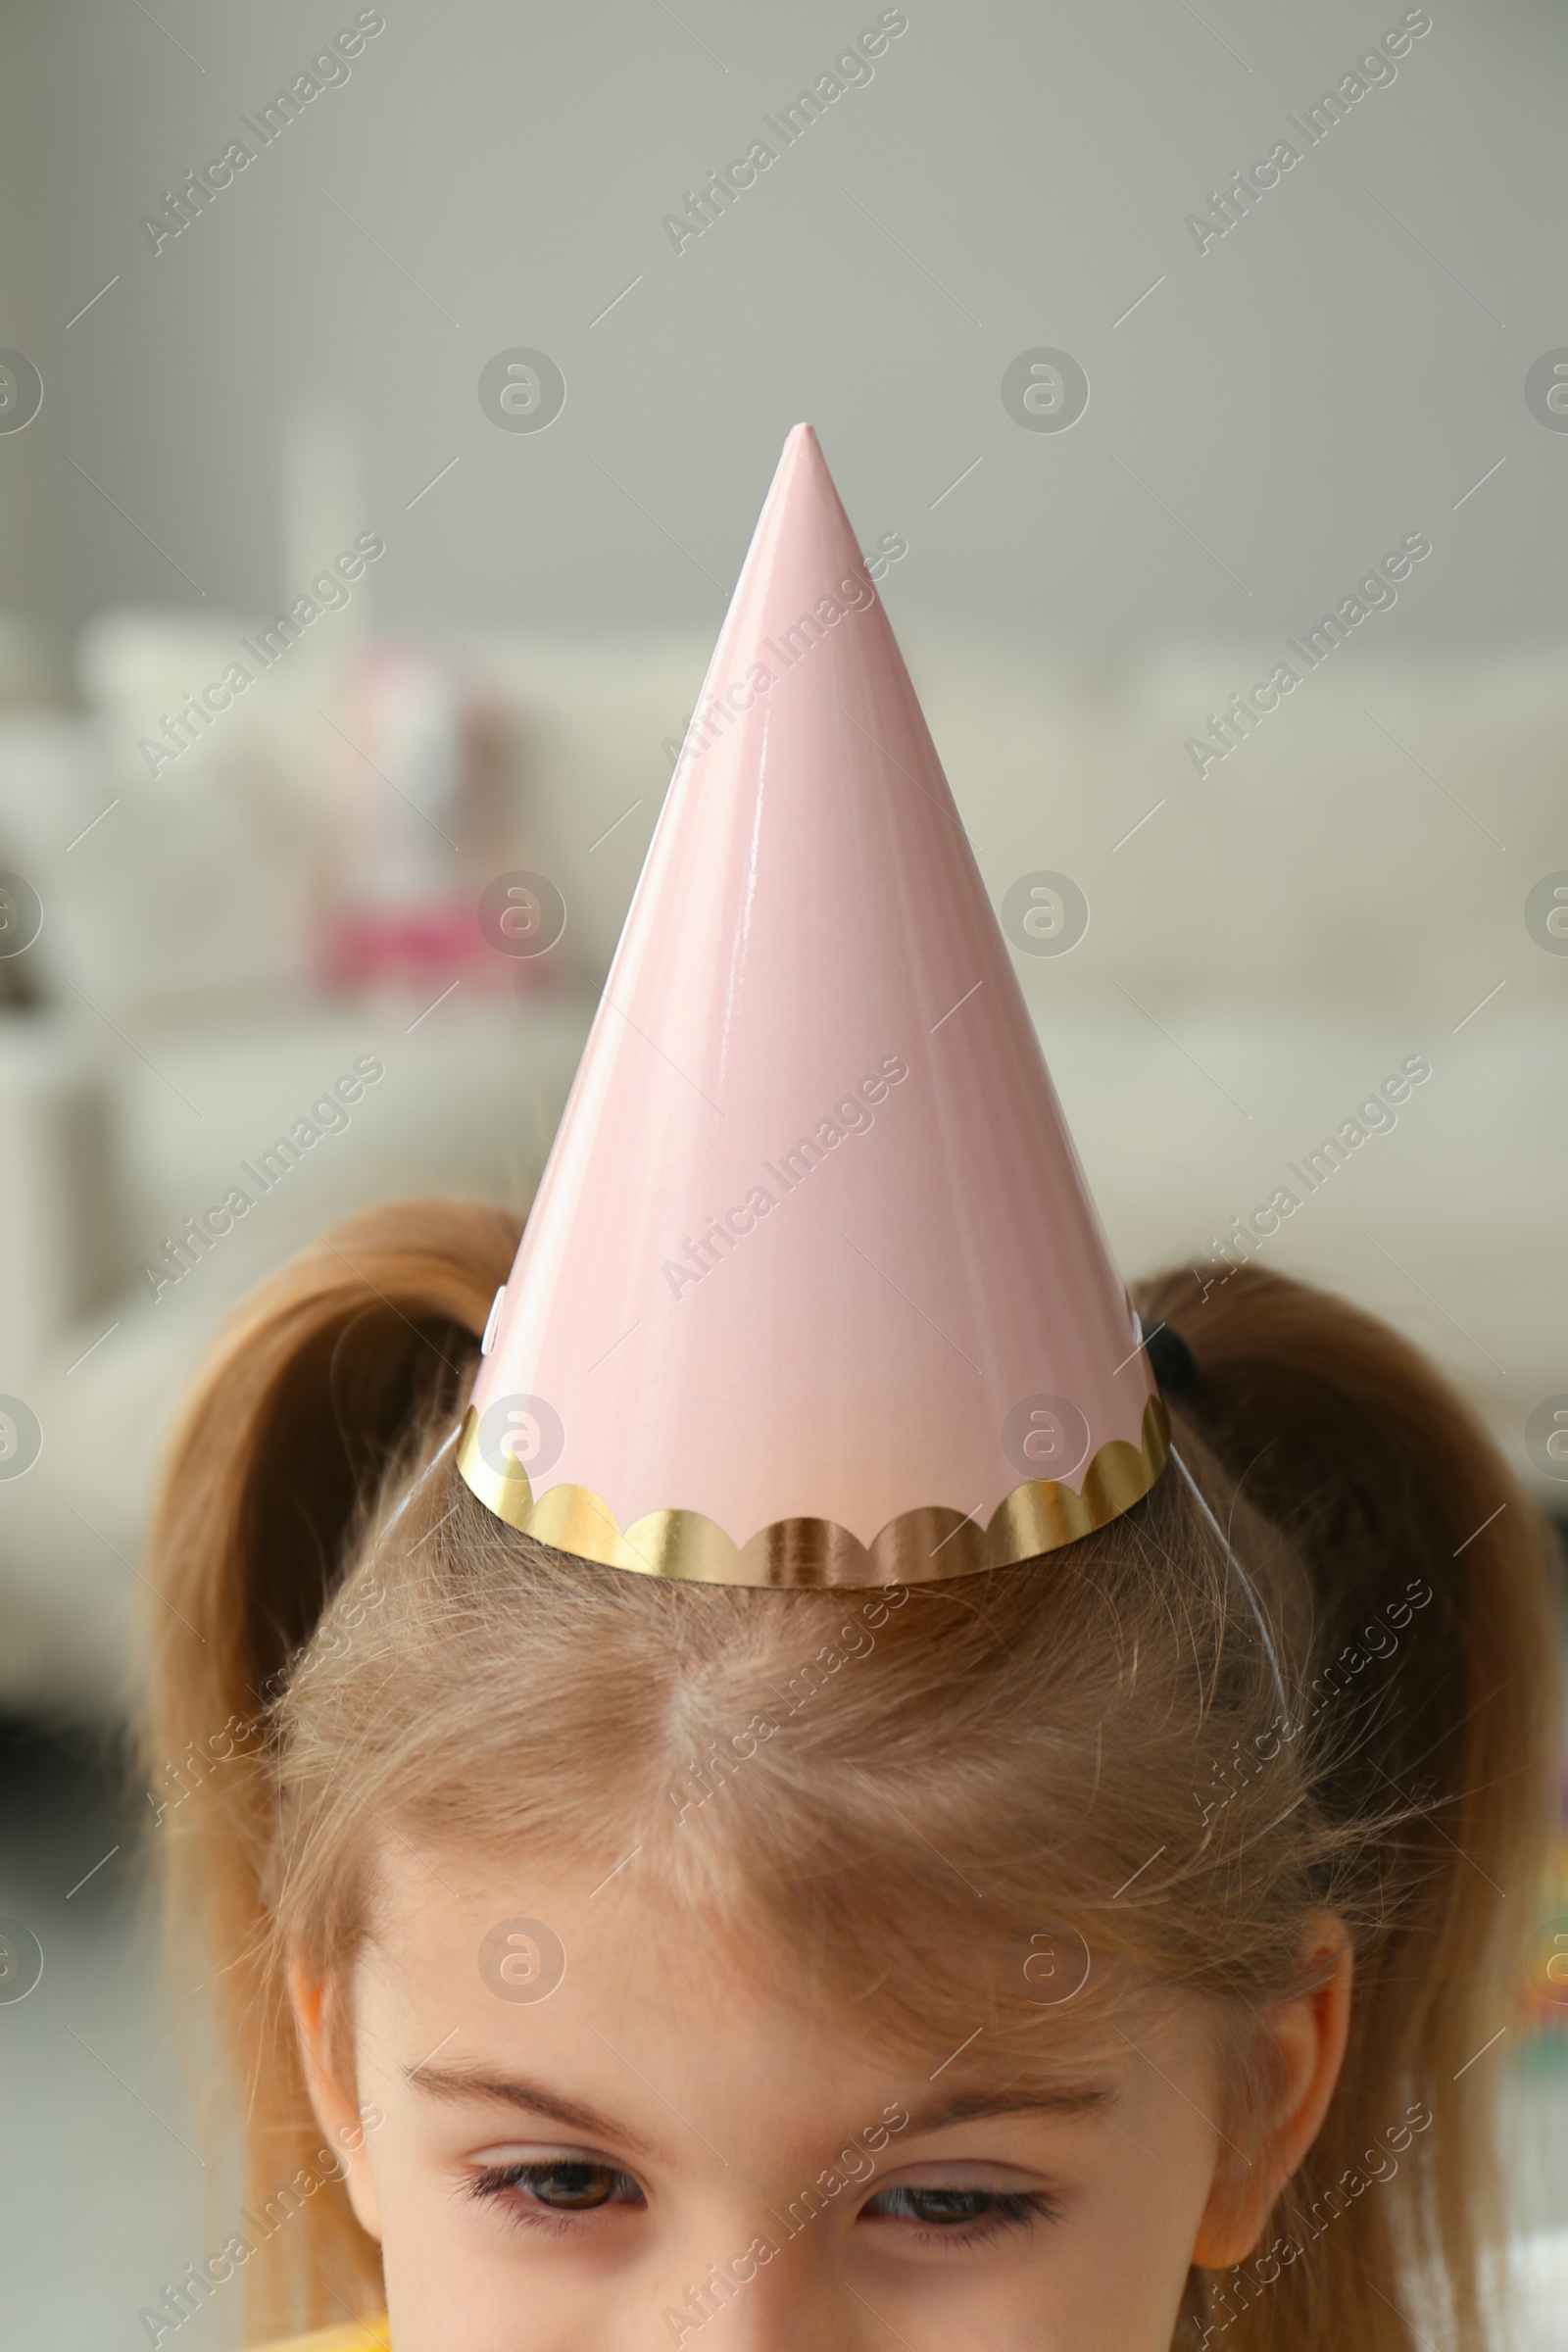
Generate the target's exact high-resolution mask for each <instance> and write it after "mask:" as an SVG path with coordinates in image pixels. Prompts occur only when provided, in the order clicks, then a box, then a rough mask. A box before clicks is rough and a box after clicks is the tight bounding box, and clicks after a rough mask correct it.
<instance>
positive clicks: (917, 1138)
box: [458, 424, 1168, 1585]
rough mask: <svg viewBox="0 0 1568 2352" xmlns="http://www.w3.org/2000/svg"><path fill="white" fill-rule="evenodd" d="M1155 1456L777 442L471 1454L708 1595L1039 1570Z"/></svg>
mask: <svg viewBox="0 0 1568 2352" xmlns="http://www.w3.org/2000/svg"><path fill="white" fill-rule="evenodd" d="M1167 1444H1168V1432H1167V1427H1166V1422H1165V1415H1164V1410H1163V1407H1162V1405H1161V1402H1160V1399H1159V1397H1158V1394H1157V1392H1156V1390H1155V1387H1154V1382H1153V1378H1152V1373H1151V1371H1150V1367H1149V1360H1148V1356H1147V1354H1146V1353H1145V1352H1144V1351H1143V1349H1142V1348H1141V1346H1140V1333H1139V1329H1138V1325H1137V1321H1136V1318H1135V1316H1134V1314H1133V1311H1132V1308H1131V1306H1130V1304H1129V1302H1128V1299H1127V1295H1126V1292H1125V1291H1124V1289H1123V1287H1122V1284H1121V1282H1120V1280H1119V1278H1118V1276H1117V1274H1116V1271H1115V1268H1114V1266H1113V1265H1112V1263H1111V1258H1110V1252H1109V1250H1108V1248H1107V1246H1106V1243H1105V1238H1104V1235H1103V1232H1102V1230H1101V1226H1100V1223H1099V1219H1098V1217H1097V1216H1096V1213H1095V1209H1094V1205H1093V1203H1092V1201H1090V1198H1089V1194H1088V1190H1087V1187H1086V1186H1085V1183H1084V1178H1083V1173H1082V1171H1081V1169H1080V1167H1079V1165H1078V1161H1077V1157H1076V1154H1075V1153H1074V1151H1073V1147H1072V1143H1071V1140H1070V1138H1069V1136H1068V1134H1067V1130H1066V1127H1065V1124H1064V1122H1063V1120H1062V1115H1061V1111H1060V1108H1059V1106H1058V1104H1057V1102H1056V1098H1055V1094H1054V1090H1053V1087H1052V1083H1051V1078H1050V1075H1049V1073H1048V1071H1047V1069H1046V1065H1045V1061H1044V1059H1043V1057H1042V1054H1041V1052H1040V1047H1039V1044H1038V1042H1037V1040H1036V1037H1035V1033H1034V1027H1033V1024H1032V1023H1031V1021H1030V1018H1029V1014H1028V1011H1027V1009H1026V1007H1025V1005H1024V1001H1023V996H1022V994H1021V992H1020V990H1019V987H1018V983H1017V979H1016V977H1015V975H1014V973H1013V969H1012V964H1011V959H1010V957H1009V955H1008V951H1007V948H1006V946H1005V942H1004V940H1003V937H1002V934H1001V931H1000V930H999V928H998V925H997V919H996V916H995V914H994V912H993V910H992V907H991V903H990V901H989V899H988V898H987V896H986V892H985V888H984V886H983V884H982V882H981V879H980V875H979V871H978V869H977V867H976V865H975V861H974V858H973V856H972V854H971V852H970V849H969V844H968V841H967V839H966V837H965V834H964V831H963V827H962V825H961V824H960V823H959V821H958V815H957V811H956V808H955V806H954V802H953V796H952V794H951V793H950V791H949V789H948V784H947V779H946V777H945V776H944V775H943V773H942V768H941V764H940V762H939V760H938V759H937V755H936V750H935V747H934V745H933V744H932V741H931V738H930V735H929V734H928V733H927V731H926V725H925V721H924V719H923V717H922V716H921V712H920V707H919V704H918V703H917V701H916V700H915V695H914V689H913V687H912V686H911V685H910V682H909V677H908V673H907V670H906V668H905V666H904V661H903V658H902V656H901V655H900V652H899V649H898V645H897V643H896V641H895V639H894V635H893V631H892V629H891V627H890V626H889V623H888V618H887V614H886V613H885V612H884V611H883V609H882V605H881V601H880V599H879V598H878V596H877V593H876V590H875V588H874V587H873V585H872V583H871V580H870V578H869V576H868V574H867V571H866V567H865V564H864V563H863V561H862V559H861V556H860V553H859V550H858V545H857V543H856V539H855V534H854V532H853V531H852V530H851V528H850V524H849V519H848V517H847V515H845V512H844V509H843V507H842V506H841V505H840V503H839V499H838V494H837V492H836V491H835V490H834V487H833V483H832V480H831V478H830V476H829V474H828V470H827V467H826V466H825V464H824V463H823V459H822V453H821V450H820V449H819V447H818V445H817V440H816V435H815V434H814V433H813V432H812V430H811V428H810V427H809V425H804V424H803V425H797V426H796V428H795V430H794V431H793V432H792V433H791V434H790V437H789V439H788V441H787V442H786V443H785V446H784V455H783V458H782V459H781V461H780V464H779V468H778V472H777V474H776V475H775V477H774V480H773V486H772V489H771V490H770V491H769V493H768V498H767V503H766V505H765V506H764V508H763V509H762V515H761V519H760V522H759V523H758V526H757V532H756V536H755V537H754V539H753V541H752V545H751V551H750V553H749V554H748V556H747V559H746V564H745V566H744V568H743V570H742V572H741V576H740V581H739V584H738V585H737V587H736V590H735V594H734V598H733V600H732V602H731V604H730V609H729V613H728V615H727V617H726V619H725V622H724V626H723V629H722V631H721V632H720V635H719V640H718V646H717V649H716V651H715V653H714V655H713V659H712V662H711V666H710V669H709V672H708V677H707V680H706V682H705V684H704V688H703V694H702V700H701V702H700V704H699V706H698V710H697V713H696V715H695V717H694V718H693V720H692V723H691V727H690V730H689V732H688V734H687V737H686V742H685V744H684V746H683V748H682V752H681V756H680V759H679V761H678V762H677V764H676V769H675V774H674V777H673V779H672V781H671V784H670V788H669V792H668V795H667V797H666V799H665V802H664V807H663V809H662V813H661V816H660V819H659V823H658V826H657V828H656V830H655V833H654V838H653V842H652V845H651V847H650V849H649V853H648V858H647V862H646V864H645V866H644V868H643V873H642V877H641V879H640V881H639V883H638V885H637V891H636V895H635V897H634V898H633V901H632V905H631V909H630V912H629V913H628V915H627V917H626V927H625V930H624V932H623V933H622V935H621V941H620V946H619V949H618V950H617V952H616V956H615V960H614V963H613V967H612V969H611V973H610V978H609V980H608V982H607V983H606V987H605V993H604V999H603V1001H602V1003H601V1005H600V1007H599V1012H598V1015H597V1018H596V1019H595V1022H594V1026H593V1030H592V1033H591V1035H590V1037H589V1040H588V1044H587V1047H586V1050H585V1052H584V1054H583V1059H582V1066H581V1068H580V1069H579V1071H578V1073H577V1079H576V1083H575V1085H574V1087H573V1089H572V1093H571V1098H570V1101H569V1102H568V1103H567V1105H566V1110H565V1115H564V1118H563V1120H562V1124H561V1130H560V1133H559V1135H558V1136H557V1138H556V1144H555V1149H554V1151H553V1152H552V1153H551V1157H550V1163H549V1166H548V1167H547V1169H546V1171H545V1175H544V1179H543V1182H542V1184H541V1187H540V1191H539V1196H538V1200H537V1202H536V1204H535V1207H534V1209H533V1213H532V1215H531V1216H530V1218H529V1220H528V1227H527V1231H526V1233H525V1234H524V1236H523V1240H522V1246H521V1248H520V1249H519V1250H518V1252H517V1258H516V1263H515V1266H514V1267H513V1270H512V1274H511V1276H510V1278H509V1280H508V1282H507V1285H506V1288H505V1290H504V1291H503V1292H501V1293H500V1294H499V1295H498V1297H497V1300H496V1306H495V1310H494V1311H493V1313H492V1315H491V1318H490V1329H489V1331H488V1332H487V1333H486V1347H485V1354H484V1360H483V1361H482V1363H481V1365H480V1368H479V1376H478V1379H477V1381H476V1383H475V1386H474V1390H473V1397H472V1402H471V1404H470V1406H469V1409H468V1412H467V1414H466V1418H465V1422H464V1427H463V1431H462V1434H461V1437H460V1441H459V1448H458V1460H459V1464H460V1467H461V1469H462V1471H463V1475H464V1477H465V1478H466V1480H467V1483H468V1485H469V1486H470V1487H471V1488H472V1489H473V1492H474V1493H475V1494H476V1495H478V1496H479V1497H480V1499H481V1500H482V1501H484V1502H485V1503H487V1504H488V1505H489V1506H490V1508H491V1509H492V1510H493V1511H495V1512H496V1513H497V1514H498V1515H499V1516H500V1517H501V1518H503V1519H505V1520H506V1521H508V1523H509V1524H510V1525H512V1526H514V1527H516V1528H521V1529H524V1530H526V1531H527V1532H529V1533H531V1534H533V1535H534V1536H536V1537H538V1538H539V1539H540V1540H541V1541H542V1542H544V1543H547V1544H553V1545H555V1546H557V1547H558V1548H559V1549H561V1550H564V1551H568V1552H573V1553H576V1554H578V1555H580V1556H581V1557H583V1558H585V1559H590V1560H597V1561H601V1562H603V1563H605V1564H606V1565H609V1566H614V1567H619V1568H626V1569H634V1570H639V1571H642V1572H645V1573H649V1574H653V1575H657V1576H669V1577H681V1578H688V1579H695V1580H697V1581H700V1582H707V1583H715V1584H746V1585H877V1584H888V1583H908V1582H911V1581H914V1580H919V1579H928V1578H936V1577H945V1576H954V1575H957V1574H960V1573H962V1572H963V1571H965V1570H969V1569H977V1568H986V1567H996V1566H1001V1565H1004V1564H1005V1563H1007V1562H1010V1561H1014V1560H1021V1559H1027V1558H1029V1557H1031V1556H1033V1555H1034V1554H1035V1553H1037V1552H1042V1551H1047V1550H1051V1549H1053V1548H1054V1547H1055V1546H1056V1545H1058V1544H1066V1543H1070V1542H1072V1541H1073V1540H1075V1539H1076V1538H1077V1537H1080V1536H1083V1535H1086V1534H1088V1533H1089V1531H1090V1530H1091V1529H1093V1528H1096V1527H1100V1526H1103V1524H1104V1523H1105V1521H1106V1520H1108V1519H1112V1518H1114V1517H1115V1516H1116V1515H1117V1514H1118V1513H1119V1512H1121V1511H1124V1510H1126V1509H1127V1508H1128V1507H1129V1506H1130V1505H1131V1504H1132V1503H1134V1502H1136V1501H1138V1499H1139V1498H1140V1497H1141V1496H1142V1495H1145V1494H1147V1493H1148V1491H1149V1489H1150V1488H1151V1487H1152V1484H1153V1482H1154V1480H1155V1479H1156V1478H1157V1477H1158V1475H1159V1472H1160V1470H1161V1468H1162V1467H1163V1464H1164V1460H1165V1454H1166V1448H1167Z"/></svg>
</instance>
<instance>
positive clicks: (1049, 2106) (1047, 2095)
mask: <svg viewBox="0 0 1568 2352" xmlns="http://www.w3.org/2000/svg"><path fill="white" fill-rule="evenodd" d="M1120 2095H1121V2094H1120V2092H1119V2091H1118V2090H1117V2088H1116V2085H1115V2083H1114V2082H1076V2083H1063V2084H1062V2085H1061V2086H1060V2087H1059V2088H1057V2089H1047V2088H1040V2089H1031V2088H1025V2087H1023V2086H1021V2085H1020V2086H1019V2087H1018V2088H1017V2089H1015V2090H987V2089H982V2088H979V2087H978V2086H977V2087H976V2088H975V2089H973V2090H956V2091H954V2092H952V2093H951V2094H950V2095H949V2096H948V2097H947V2098H945V2099H941V2100H938V2101H937V2102H936V2103H935V2104H934V2105H932V2106H930V2107H920V2108H917V2109H916V2110H915V2111H914V2113H913V2114H911V2116H910V2117H909V2121H908V2124H907V2127H906V2129H907V2131H909V2132H910V2133H911V2134H914V2133H917V2132H922V2131H944V2130H946V2129H947V2128H948V2127H949V2126H950V2125H953V2124H972V2123H978V2122H982V2121H984V2120H986V2119H987V2118H990V2117H993V2116H1003V2115H1062V2116H1074V2115H1103V2114H1104V2113H1105V2111H1106V2109H1107V2108H1110V2107H1113V2106H1114V2105H1115V2104H1116V2101H1117V2099H1118V2098H1119V2097H1120Z"/></svg>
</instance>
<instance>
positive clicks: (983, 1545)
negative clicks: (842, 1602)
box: [458, 1397, 1170, 1587]
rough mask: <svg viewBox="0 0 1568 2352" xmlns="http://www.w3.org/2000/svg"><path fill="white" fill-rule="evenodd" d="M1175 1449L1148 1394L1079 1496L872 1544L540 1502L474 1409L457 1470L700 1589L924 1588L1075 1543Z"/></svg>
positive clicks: (552, 1528)
mask: <svg viewBox="0 0 1568 2352" xmlns="http://www.w3.org/2000/svg"><path fill="white" fill-rule="evenodd" d="M1169 1451H1170V1422H1169V1419H1168V1417H1167V1415H1166V1411H1165V1406H1164V1401H1163V1399H1162V1398H1160V1397H1150V1398H1149V1401H1148V1402H1147V1404H1146V1405H1145V1406H1144V1421H1143V1443H1142V1446H1141V1447H1140V1446H1130V1445H1129V1444H1128V1442H1127V1440H1126V1439H1125V1438H1109V1439H1107V1440H1106V1442H1105V1444H1104V1445H1103V1446H1101V1448H1100V1450H1099V1452H1098V1453H1097V1454H1096V1455H1095V1458H1094V1460H1093V1461H1092V1462H1091V1463H1090V1465H1089V1467H1088V1469H1087V1471H1086V1472H1085V1473H1084V1481H1083V1486H1082V1488H1081V1489H1080V1491H1079V1492H1078V1493H1077V1494H1074V1493H1073V1490H1072V1489H1071V1487H1068V1486H1063V1485H1062V1484H1060V1483H1059V1481H1057V1480H1056V1479H1054V1478H1031V1479H1026V1480H1025V1481H1024V1483H1023V1485H1022V1486H1021V1487H1014V1488H1013V1490H1012V1493H1011V1494H1010V1495H1005V1496H1004V1497H1003V1499H1002V1501H1001V1502H999V1503H998V1505H997V1507H996V1510H995V1511H994V1512H993V1513H992V1516H991V1521H990V1524H989V1526H986V1527H981V1526H980V1525H978V1523H977V1522H976V1521H975V1520H973V1519H971V1518H966V1517H965V1515H964V1514H963V1513H962V1512H961V1511H956V1510H954V1509H952V1508H951V1507H950V1506H948V1505H944V1504H935V1505H932V1506H930V1507H929V1508H926V1509H921V1510H913V1511H901V1512H900V1514H899V1516H898V1517H897V1518H896V1519H890V1520H889V1522H888V1524H887V1526H886V1527H884V1528H883V1529H882V1531H881V1533H880V1534H879V1535H876V1536H873V1537H872V1539H871V1541H870V1543H869V1544H862V1543H861V1542H860V1541H859V1539H858V1537H857V1536H853V1535H851V1533H850V1531H849V1529H848V1528H845V1527H840V1526H839V1525H838V1524H837V1522H836V1521H834V1520H832V1519H777V1520H775V1521H774V1522H773V1524H772V1525H771V1526H770V1527H764V1528H762V1529H761V1530H760V1533H759V1534H757V1535H755V1536H753V1537H751V1538H750V1540H749V1541H748V1542H747V1543H745V1544H737V1543H736V1542H735V1541H734V1539H733V1537H730V1536H727V1535H726V1534H725V1533H724V1530H723V1529H722V1528H721V1527H720V1526H719V1525H718V1524H717V1522H716V1521H715V1520H712V1519H708V1518H705V1517H704V1515H703V1513H702V1512H701V1511H648V1512H645V1514H644V1515H643V1517H642V1518H640V1519H635V1520H633V1522H632V1524H631V1525H630V1527H627V1528H624V1529H623V1528H621V1527H620V1526H618V1525H617V1524H616V1520H615V1516H614V1513H613V1511H612V1510H611V1508H610V1506H609V1504H608V1503H605V1502H601V1500H600V1499H599V1496H598V1495H595V1494H593V1493H592V1492H591V1491H590V1490H589V1489H588V1488H587V1487H573V1486H561V1487H551V1488H550V1489H549V1490H548V1491H547V1492H546V1493H545V1494H543V1495H540V1496H539V1498H538V1500H537V1501H535V1500H534V1495H533V1489H532V1488H531V1486H530V1485H529V1483H528V1475H527V1472H526V1471H525V1470H524V1469H523V1468H522V1466H521V1464H520V1463H518V1464H516V1466H515V1469H512V1470H509V1471H507V1472H505V1473H502V1472H499V1471H496V1470H493V1469H492V1468H491V1466H490V1464H489V1463H488V1462H487V1461H486V1460H485V1458H484V1456H483V1454H482V1453H481V1452H480V1450H479V1416H478V1414H477V1413H476V1412H475V1411H474V1409H473V1406H472V1405H471V1404H470V1405H469V1407H468V1409H467V1411H466V1413H465V1415H464V1417H463V1428H462V1431H461V1433H460V1435H459V1438H458V1468H459V1469H460V1470H461V1472H462V1473H463V1476H464V1478H465V1480H466V1483H467V1485H468V1486H469V1487H470V1488H471V1489H472V1491H473V1493H474V1494H475V1495H477V1496H478V1498H479V1500H480V1501H481V1502H482V1503H484V1504H485V1505H486V1506H487V1508H488V1509H490V1510H492V1511H494V1513H495V1514H496V1517H497V1518H498V1519H504V1520H505V1521H506V1523H507V1525H508V1526H509V1527H515V1528H516V1529H517V1530H518V1531H519V1532H520V1533H521V1534H523V1535H526V1536H533V1537H535V1538H536V1539H537V1541H538V1542H539V1543H541V1544H551V1545H553V1546H554V1548H555V1549H556V1550H558V1551H569V1552H573V1553H575V1554H576V1556H577V1557H578V1558H579V1559H584V1560H597V1561H598V1562H599V1564H600V1565H601V1566H602V1567H605V1568H626V1569H630V1570H631V1571H632V1572H633V1573H634V1574H636V1575H639V1576H667V1577H670V1578H672V1579H674V1580H676V1581H678V1582H680V1583H682V1584H694V1585H771V1586H776V1587H800V1586H825V1585H843V1586H852V1587H853V1586H872V1585H912V1584H925V1583H932V1582H935V1581H936V1579H938V1578H939V1577H948V1576H968V1575H970V1574H972V1573H973V1572H974V1571H975V1570H977V1569H981V1568H1009V1567H1011V1566H1013V1565H1014V1563H1015V1562H1017V1561H1019V1560H1031V1559H1033V1558H1034V1557H1035V1556H1036V1554H1037V1553H1039V1552H1042V1551H1057V1550H1059V1549H1060V1548H1061V1546H1062V1545H1063V1544H1076V1543H1077V1542H1078V1540H1079V1538H1080V1537H1081V1536H1087V1535H1092V1534H1093V1533H1094V1530H1095V1529H1096V1528H1097V1527H1103V1526H1105V1524H1106V1523H1107V1521H1109V1520H1111V1519H1117V1518H1119V1517H1120V1516H1121V1514H1122V1512H1123V1511H1125V1510H1130V1509H1131V1507H1132V1505H1133V1504H1134V1503H1135V1502H1139V1501H1141V1500H1142V1498H1143V1497H1144V1495H1147V1494H1148V1493H1149V1490H1150V1488H1151V1487H1152V1485H1153V1483H1154V1481H1155V1479H1156V1478H1158V1476H1159V1474H1160V1472H1161V1471H1162V1470H1163V1469H1164V1467H1165V1459H1166V1456H1167V1454H1168V1453H1169Z"/></svg>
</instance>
